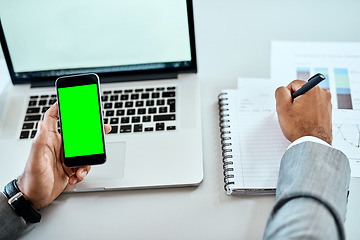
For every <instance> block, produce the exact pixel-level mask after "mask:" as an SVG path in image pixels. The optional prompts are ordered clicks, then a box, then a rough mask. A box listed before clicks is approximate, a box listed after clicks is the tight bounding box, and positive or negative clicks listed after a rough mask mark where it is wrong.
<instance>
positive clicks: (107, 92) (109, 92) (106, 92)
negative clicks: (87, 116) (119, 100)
mask: <svg viewBox="0 0 360 240" xmlns="http://www.w3.org/2000/svg"><path fill="white" fill-rule="evenodd" d="M103 94H111V91H103Z"/></svg>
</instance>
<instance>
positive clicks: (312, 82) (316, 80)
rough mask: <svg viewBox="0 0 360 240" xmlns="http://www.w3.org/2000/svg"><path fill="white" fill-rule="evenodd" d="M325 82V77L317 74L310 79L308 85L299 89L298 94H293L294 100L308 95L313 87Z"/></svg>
mask: <svg viewBox="0 0 360 240" xmlns="http://www.w3.org/2000/svg"><path fill="white" fill-rule="evenodd" d="M323 80H325V76H324V75H322V74H321V73H317V74H315V75H314V76H312V77H311V78H309V80H308V82H307V83H305V84H304V85H303V86H302V87H301V88H299V89H298V90H297V91H296V92H294V93H293V94H292V98H293V99H294V98H296V97H298V96H300V95H302V94H304V93H306V92H307V91H309V90H310V89H312V88H313V87H315V86H316V85H318V84H319V83H320V82H321V81H323Z"/></svg>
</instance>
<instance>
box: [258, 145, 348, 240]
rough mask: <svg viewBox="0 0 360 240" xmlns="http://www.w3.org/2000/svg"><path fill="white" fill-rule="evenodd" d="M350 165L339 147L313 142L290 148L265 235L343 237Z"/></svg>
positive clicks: (285, 158) (283, 237) (281, 166)
mask: <svg viewBox="0 0 360 240" xmlns="http://www.w3.org/2000/svg"><path fill="white" fill-rule="evenodd" d="M349 183H350V165H349V161H348V159H347V157H346V156H345V155H344V154H343V153H342V152H341V151H339V150H337V149H334V148H331V147H328V146H326V145H323V144H319V143H314V142H303V143H300V144H297V145H295V146H293V147H291V148H290V149H288V150H287V151H286V152H285V154H284V156H283V158H282V160H281V165H280V172H279V179H278V184H277V190H276V203H275V205H274V207H273V209H272V212H271V214H270V216H269V219H268V222H267V225H266V229H265V233H264V239H342V238H343V237H344V226H343V223H344V221H345V215H346V205H347V194H348V189H349Z"/></svg>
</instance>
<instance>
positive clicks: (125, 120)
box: [121, 117, 130, 123]
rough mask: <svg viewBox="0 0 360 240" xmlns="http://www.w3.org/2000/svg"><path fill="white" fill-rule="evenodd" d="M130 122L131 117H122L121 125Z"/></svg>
mask: <svg viewBox="0 0 360 240" xmlns="http://www.w3.org/2000/svg"><path fill="white" fill-rule="evenodd" d="M129 122H130V118H129V117H122V118H121V123H129Z"/></svg>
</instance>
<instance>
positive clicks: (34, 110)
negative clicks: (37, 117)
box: [26, 107, 40, 113]
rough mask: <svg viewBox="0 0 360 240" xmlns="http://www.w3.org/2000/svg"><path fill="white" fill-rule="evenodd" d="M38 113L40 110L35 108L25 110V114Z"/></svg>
mask: <svg viewBox="0 0 360 240" xmlns="http://www.w3.org/2000/svg"><path fill="white" fill-rule="evenodd" d="M39 112H40V108H38V107H36V108H28V109H27V110H26V113H39Z"/></svg>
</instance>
